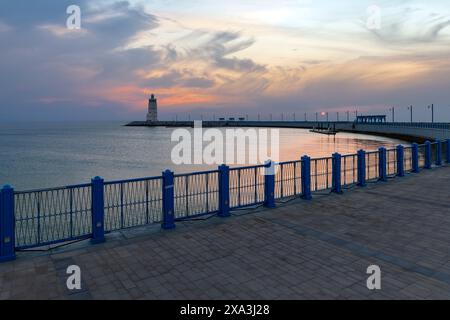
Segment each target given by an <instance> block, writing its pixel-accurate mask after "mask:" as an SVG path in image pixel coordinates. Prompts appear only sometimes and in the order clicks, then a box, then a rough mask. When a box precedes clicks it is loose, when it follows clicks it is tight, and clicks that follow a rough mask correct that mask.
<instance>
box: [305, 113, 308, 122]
mask: <svg viewBox="0 0 450 320" xmlns="http://www.w3.org/2000/svg"><path fill="white" fill-rule="evenodd" d="M307 121H308V119H307V115H306V112H305V122H307Z"/></svg>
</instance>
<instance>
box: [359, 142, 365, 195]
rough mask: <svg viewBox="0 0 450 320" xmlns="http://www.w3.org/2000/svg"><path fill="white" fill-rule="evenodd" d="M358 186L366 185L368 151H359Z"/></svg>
mask: <svg viewBox="0 0 450 320" xmlns="http://www.w3.org/2000/svg"><path fill="white" fill-rule="evenodd" d="M358 186H359V187H365V186H366V152H365V151H364V150H359V151H358Z"/></svg>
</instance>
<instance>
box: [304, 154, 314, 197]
mask: <svg viewBox="0 0 450 320" xmlns="http://www.w3.org/2000/svg"><path fill="white" fill-rule="evenodd" d="M302 198H303V199H305V200H311V199H312V196H311V158H310V157H308V156H303V157H302Z"/></svg>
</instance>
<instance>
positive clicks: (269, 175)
mask: <svg viewBox="0 0 450 320" xmlns="http://www.w3.org/2000/svg"><path fill="white" fill-rule="evenodd" d="M264 206H265V207H267V208H275V162H273V161H270V160H269V161H267V163H266V167H265V172H264Z"/></svg>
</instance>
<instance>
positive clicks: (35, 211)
mask: <svg viewBox="0 0 450 320" xmlns="http://www.w3.org/2000/svg"><path fill="white" fill-rule="evenodd" d="M14 203H15V209H14V212H15V234H16V241H15V242H16V246H17V248H30V247H39V246H44V245H49V244H53V243H57V242H65V241H70V240H76V239H80V238H85V237H89V236H90V234H91V233H92V228H91V185H90V184H86V185H80V186H70V187H63V188H53V189H44V190H37V191H25V192H15V194H14Z"/></svg>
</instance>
